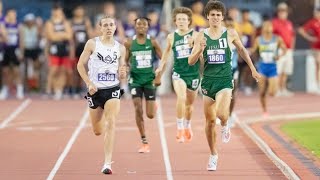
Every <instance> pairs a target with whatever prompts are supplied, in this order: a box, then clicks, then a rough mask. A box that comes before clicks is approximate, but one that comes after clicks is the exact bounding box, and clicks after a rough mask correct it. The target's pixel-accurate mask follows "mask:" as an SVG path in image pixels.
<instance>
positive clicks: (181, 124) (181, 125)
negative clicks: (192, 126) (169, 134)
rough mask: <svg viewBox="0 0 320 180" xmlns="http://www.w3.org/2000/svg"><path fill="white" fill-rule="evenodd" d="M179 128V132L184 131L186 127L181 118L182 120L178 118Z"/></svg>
mask: <svg viewBox="0 0 320 180" xmlns="http://www.w3.org/2000/svg"><path fill="white" fill-rule="evenodd" d="M177 128H178V130H182V129H184V127H183V118H181V119H178V118H177Z"/></svg>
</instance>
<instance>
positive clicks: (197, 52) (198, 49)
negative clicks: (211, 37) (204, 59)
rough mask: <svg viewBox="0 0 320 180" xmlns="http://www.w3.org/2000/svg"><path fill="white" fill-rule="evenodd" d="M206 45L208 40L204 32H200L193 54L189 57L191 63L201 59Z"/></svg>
mask: <svg viewBox="0 0 320 180" xmlns="http://www.w3.org/2000/svg"><path fill="white" fill-rule="evenodd" d="M205 47H206V40H205V37H204V34H203V32H200V33H199V34H198V36H197V38H196V40H195V42H194V46H193V49H192V52H191V55H190V56H189V57H188V63H189V65H194V64H195V63H196V62H197V61H198V60H199V58H200V57H201V56H202V53H203V51H204V49H205Z"/></svg>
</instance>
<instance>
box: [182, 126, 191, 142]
mask: <svg viewBox="0 0 320 180" xmlns="http://www.w3.org/2000/svg"><path fill="white" fill-rule="evenodd" d="M192 136H193V132H192V129H191V128H187V129H184V138H185V140H186V141H188V142H190V141H191V140H192Z"/></svg>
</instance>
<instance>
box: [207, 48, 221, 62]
mask: <svg viewBox="0 0 320 180" xmlns="http://www.w3.org/2000/svg"><path fill="white" fill-rule="evenodd" d="M225 55H226V54H225V50H224V49H215V50H207V61H208V63H209V64H224V63H225Z"/></svg>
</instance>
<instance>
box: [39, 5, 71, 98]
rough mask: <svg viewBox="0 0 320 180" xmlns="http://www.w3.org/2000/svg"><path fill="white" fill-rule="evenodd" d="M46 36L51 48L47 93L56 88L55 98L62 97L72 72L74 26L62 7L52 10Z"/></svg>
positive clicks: (49, 48) (56, 6)
mask: <svg viewBox="0 0 320 180" xmlns="http://www.w3.org/2000/svg"><path fill="white" fill-rule="evenodd" d="M45 32H46V37H47V40H48V50H49V52H48V53H49V73H48V81H47V89H46V93H47V94H51V92H52V90H54V99H55V100H59V99H61V98H62V95H63V90H64V87H65V85H66V78H67V75H66V73H68V74H69V75H70V74H71V73H72V62H71V61H70V57H69V56H70V55H71V54H73V52H72V49H71V48H72V47H71V45H72V43H71V42H72V37H73V36H72V28H71V25H70V23H69V21H67V20H66V19H65V16H64V13H63V10H62V7H61V6H59V5H55V6H54V7H53V8H52V11H51V19H49V20H48V21H47V22H46V25H45Z"/></svg>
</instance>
